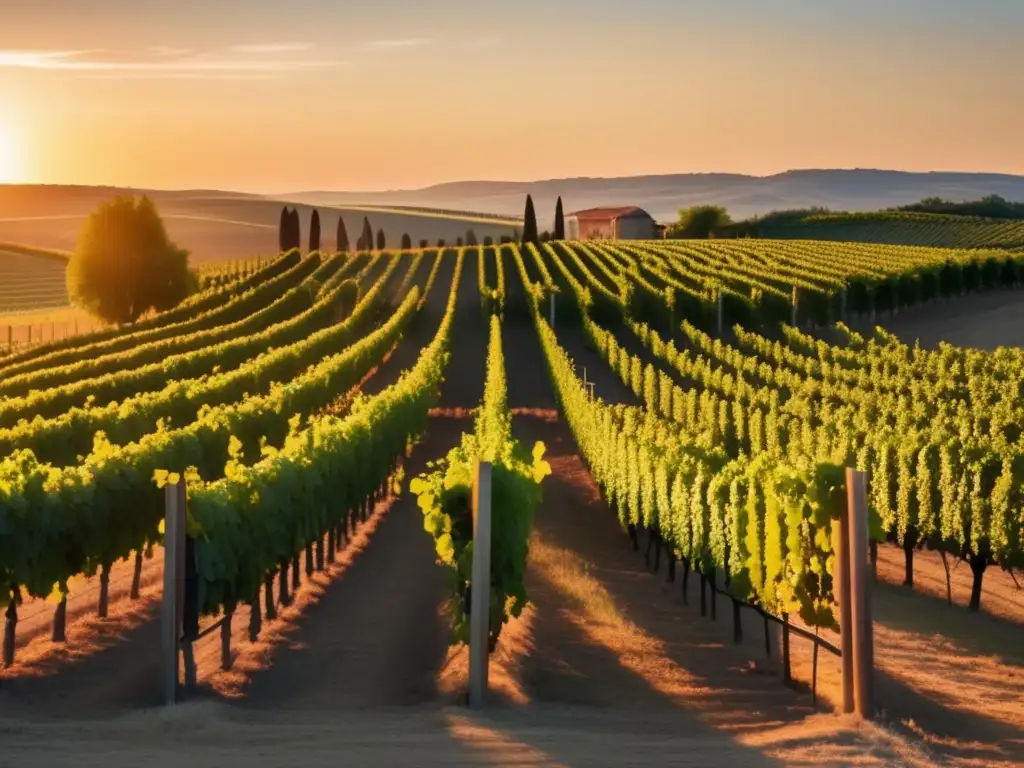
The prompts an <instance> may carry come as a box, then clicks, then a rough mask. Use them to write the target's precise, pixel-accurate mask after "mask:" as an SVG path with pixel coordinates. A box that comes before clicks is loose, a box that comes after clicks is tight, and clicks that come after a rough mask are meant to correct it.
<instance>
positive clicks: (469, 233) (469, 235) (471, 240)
mask: <svg viewBox="0 0 1024 768" xmlns="http://www.w3.org/2000/svg"><path fill="white" fill-rule="evenodd" d="M479 244H480V243H479V242H478V241H477V239H476V232H474V231H473V230H472V229H468V230H466V245H479Z"/></svg>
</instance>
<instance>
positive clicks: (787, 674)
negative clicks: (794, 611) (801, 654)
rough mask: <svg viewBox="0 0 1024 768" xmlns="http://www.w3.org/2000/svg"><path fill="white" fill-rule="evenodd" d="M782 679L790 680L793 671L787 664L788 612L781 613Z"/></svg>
mask: <svg viewBox="0 0 1024 768" xmlns="http://www.w3.org/2000/svg"><path fill="white" fill-rule="evenodd" d="M782 679H783V680H784V681H785V682H787V683H788V682H790V681H791V680H792V679H793V672H792V670H791V669H790V666H789V614H788V613H783V614H782Z"/></svg>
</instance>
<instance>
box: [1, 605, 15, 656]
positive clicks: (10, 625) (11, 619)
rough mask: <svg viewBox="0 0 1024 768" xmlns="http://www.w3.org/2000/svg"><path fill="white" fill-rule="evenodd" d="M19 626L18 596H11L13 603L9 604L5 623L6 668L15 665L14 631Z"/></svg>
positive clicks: (4, 649)
mask: <svg viewBox="0 0 1024 768" xmlns="http://www.w3.org/2000/svg"><path fill="white" fill-rule="evenodd" d="M17 626H18V599H17V594H15V595H12V596H11V602H10V603H8V604H7V614H6V617H5V621H4V647H3V663H4V667H5V668H6V667H9V666H11V665H12V664H13V663H14V631H15V628H16V627H17Z"/></svg>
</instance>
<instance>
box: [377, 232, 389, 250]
mask: <svg viewBox="0 0 1024 768" xmlns="http://www.w3.org/2000/svg"><path fill="white" fill-rule="evenodd" d="M387 247H388V241H387V240H386V239H385V237H384V230H383V229H378V230H377V250H378V251H383V250H384V249H385V248H387Z"/></svg>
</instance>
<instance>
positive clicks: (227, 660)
mask: <svg viewBox="0 0 1024 768" xmlns="http://www.w3.org/2000/svg"><path fill="white" fill-rule="evenodd" d="M234 615H235V611H234V609H231V610H229V611H225V613H224V620H223V621H222V622H221V625H220V668H221V669H224V670H227V669H231V619H232V618H233V617H234Z"/></svg>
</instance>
